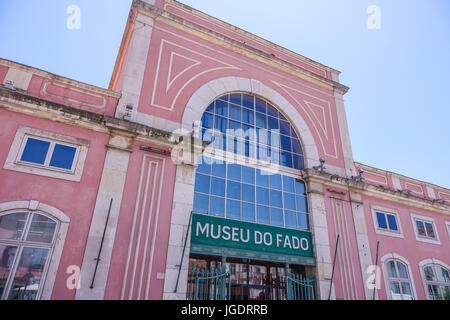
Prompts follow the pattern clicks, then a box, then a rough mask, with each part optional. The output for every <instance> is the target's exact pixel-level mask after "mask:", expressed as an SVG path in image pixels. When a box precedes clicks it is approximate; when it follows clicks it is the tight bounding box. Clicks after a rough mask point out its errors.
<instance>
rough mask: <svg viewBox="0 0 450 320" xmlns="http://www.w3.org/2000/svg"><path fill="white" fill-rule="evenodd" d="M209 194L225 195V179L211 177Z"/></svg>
mask: <svg viewBox="0 0 450 320" xmlns="http://www.w3.org/2000/svg"><path fill="white" fill-rule="evenodd" d="M211 194H213V195H215V196H221V197H225V180H223V179H218V178H212V181H211Z"/></svg>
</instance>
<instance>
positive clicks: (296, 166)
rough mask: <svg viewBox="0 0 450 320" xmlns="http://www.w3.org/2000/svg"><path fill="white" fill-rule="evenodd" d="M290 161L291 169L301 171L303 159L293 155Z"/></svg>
mask: <svg viewBox="0 0 450 320" xmlns="http://www.w3.org/2000/svg"><path fill="white" fill-rule="evenodd" d="M292 161H293V163H292V167H293V168H294V169H298V170H303V157H302V156H298V155H296V154H294V155H293V159H292Z"/></svg>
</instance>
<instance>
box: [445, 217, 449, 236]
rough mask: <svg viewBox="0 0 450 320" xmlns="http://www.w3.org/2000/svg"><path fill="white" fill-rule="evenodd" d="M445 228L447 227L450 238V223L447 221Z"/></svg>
mask: <svg viewBox="0 0 450 320" xmlns="http://www.w3.org/2000/svg"><path fill="white" fill-rule="evenodd" d="M445 226H446V227H447V233H448V237H449V238H450V221H445Z"/></svg>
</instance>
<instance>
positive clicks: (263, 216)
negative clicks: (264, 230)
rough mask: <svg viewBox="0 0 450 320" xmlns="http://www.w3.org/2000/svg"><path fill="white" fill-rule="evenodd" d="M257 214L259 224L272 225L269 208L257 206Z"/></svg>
mask: <svg viewBox="0 0 450 320" xmlns="http://www.w3.org/2000/svg"><path fill="white" fill-rule="evenodd" d="M256 214H257V221H258V223H262V224H269V223H270V217H269V208H268V207H264V206H257V208H256Z"/></svg>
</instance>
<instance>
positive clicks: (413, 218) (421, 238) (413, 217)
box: [411, 214, 441, 244]
mask: <svg viewBox="0 0 450 320" xmlns="http://www.w3.org/2000/svg"><path fill="white" fill-rule="evenodd" d="M416 219H417V220H422V221H425V222H431V223H432V224H433V230H434V233H435V234H436V239H433V238H429V237H424V236H421V235H419V232H418V230H417V225H416ZM411 222H412V225H413V229H414V234H415V235H416V240H417V241H421V242H426V243H432V244H441V240H440V239H439V233H438V230H437V225H436V222H435V221H434V219H433V218H430V217H426V216H421V215H418V214H411Z"/></svg>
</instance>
